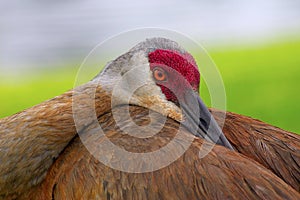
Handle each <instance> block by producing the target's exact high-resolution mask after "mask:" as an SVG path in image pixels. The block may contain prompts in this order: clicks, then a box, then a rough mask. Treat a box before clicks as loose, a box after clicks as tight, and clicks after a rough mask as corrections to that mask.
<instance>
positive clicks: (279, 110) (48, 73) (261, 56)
mask: <svg viewBox="0 0 300 200" xmlns="http://www.w3.org/2000/svg"><path fill="white" fill-rule="evenodd" d="M208 51H209V54H210V56H211V57H212V59H213V60H214V62H215V63H216V65H217V66H218V68H219V70H220V73H221V75H222V78H223V81H224V83H225V89H226V95H227V110H228V111H232V112H236V113H240V114H244V115H247V116H251V117H253V118H258V119H260V120H262V121H265V122H267V123H270V124H273V125H275V126H278V127H280V128H283V129H286V130H289V131H293V132H298V133H300V123H299V119H300V105H299V102H300V94H299V88H298V87H299V86H300V40H296V39H294V40H288V41H284V40H280V41H278V42H269V43H264V44H256V45H248V46H247V45H245V46H239V47H231V48H230V47H226V46H222V47H218V48H217V47H214V48H213V49H211V50H208ZM77 70H78V66H76V65H71V64H70V65H69V66H66V67H64V68H61V67H60V68H58V67H57V68H51V70H50V69H42V70H35V71H32V72H28V73H22V74H19V75H15V76H10V77H9V78H5V77H1V79H0V93H1V99H0V110H1V113H0V117H5V116H8V115H12V114H14V113H16V112H18V111H21V110H23V109H25V108H28V107H31V106H33V105H35V104H38V103H40V102H42V101H44V100H47V99H49V98H52V97H54V96H56V95H59V94H61V93H63V92H65V91H67V90H69V89H71V88H72V87H73V85H74V81H75V78H76V73H77ZM202 87H203V89H202V91H201V96H202V97H203V98H204V100H205V101H206V102H209V95H208V94H207V91H206V90H205V86H204V85H202Z"/></svg>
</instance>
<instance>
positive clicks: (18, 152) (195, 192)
mask: <svg viewBox="0 0 300 200" xmlns="http://www.w3.org/2000/svg"><path fill="white" fill-rule="evenodd" d="M153 47H155V48H156V49H154V50H153ZM174 49H175V50H174ZM148 55H151V56H149V57H148ZM173 59H175V60H176V61H177V62H179V63H180V64H178V63H177V62H176V64H174V62H173ZM191 59H192V57H191V56H190V54H188V53H187V52H185V51H184V50H182V49H181V48H180V47H178V46H177V44H176V43H174V42H172V41H169V40H165V39H152V40H149V41H146V42H143V43H140V44H138V45H137V46H136V47H134V48H133V49H132V50H130V51H129V52H128V53H126V54H124V55H122V56H120V57H119V58H117V59H116V60H115V61H113V62H111V63H109V64H108V65H107V66H106V68H105V69H104V70H103V72H102V73H101V74H99V75H98V76H97V77H96V78H95V79H93V80H92V81H90V82H88V83H87V84H84V85H82V86H80V87H78V88H75V89H74V90H72V91H69V92H66V93H64V94H62V95H60V96H58V97H55V98H53V99H51V100H49V101H46V102H44V103H42V104H39V105H37V106H35V107H32V108H30V109H27V110H25V111H23V112H20V113H18V114H16V115H13V116H11V117H7V118H4V119H1V120H0V161H1V165H0V199H97V198H98V199H224V198H225V199H258V198H261V199H300V195H299V193H298V192H297V191H296V190H298V191H299V168H300V167H299V159H300V156H299V149H300V145H299V144H300V142H299V141H300V137H299V136H297V135H293V134H290V133H287V132H284V134H282V133H281V131H280V130H279V129H277V128H274V127H272V126H269V125H266V124H262V123H260V122H257V121H255V120H250V119H249V118H245V117H243V116H239V115H234V114H229V118H228V119H227V120H226V122H225V126H224V132H225V135H226V136H227V138H228V139H229V141H230V142H231V143H232V144H233V147H234V148H235V149H236V151H233V150H232V146H231V144H230V143H229V142H228V140H227V139H226V137H225V136H224V135H223V133H222V131H221V130H220V128H219V127H218V126H217V125H216V122H215V121H214V119H213V118H212V117H211V116H210V114H209V112H208V110H207V109H206V108H205V106H204V104H203V103H202V101H201V100H200V99H199V97H196V96H198V95H195V94H196V92H194V91H195V90H197V89H198V86H199V80H198V81H197V78H199V74H198V75H197V73H196V71H195V69H196V68H195V62H194V61H193V60H191ZM149 62H150V63H149ZM167 66H171V67H170V68H168V67H167ZM187 66H189V68H187ZM181 67H183V69H184V70H183V69H182V68H181ZM171 68H172V69H171ZM174 70H175V72H174ZM131 71H133V72H134V73H132V74H130V73H131ZM177 72H179V75H178V73H177ZM176 73H177V74H176ZM128 74H129V75H128ZM180 76H184V77H183V78H182V77H180ZM168 78H169V79H168ZM170 78H173V79H174V80H175V81H177V82H180V83H181V85H180V88H181V90H179V91H176V87H174V84H175V82H174V80H173V79H172V81H173V83H174V84H173V83H172V84H171V85H170V80H171V79H170ZM185 79H186V80H189V82H191V86H189V82H185ZM122 81H123V82H122ZM181 81H182V82H181ZM120 83H122V84H121V85H120V87H116V85H118V84H120ZM136 83H139V84H140V83H142V85H136ZM175 85H178V84H175ZM135 86H139V87H138V89H137V88H134V87H135ZM133 89H134V90H136V91H135V92H134V93H131V92H132V91H131V90H133ZM194 99H196V101H195V100H194ZM191 102H193V103H191ZM126 105H127V106H126ZM128 105H131V106H130V109H131V110H132V112H131V117H132V118H133V119H135V120H134V121H135V122H136V123H137V124H140V125H147V124H149V123H150V122H151V123H152V125H154V127H159V126H161V125H164V121H161V120H160V119H158V118H154V121H153V120H149V116H148V113H149V109H151V110H154V111H156V112H157V113H158V115H161V116H167V117H169V118H168V119H167V122H166V124H165V126H164V128H163V129H162V130H160V132H159V133H157V134H155V135H154V136H153V137H145V138H136V137H133V136H132V135H130V133H135V134H137V135H140V136H141V135H143V134H145V133H147V132H150V131H151V130H150V129H151V127H153V126H149V127H148V126H146V129H140V128H138V127H139V126H138V127H136V126H132V124H131V117H128V115H126V114H127V112H126V110H127V108H128ZM179 105H180V106H181V107H182V108H181V109H180V107H179ZM114 110H115V112H114ZM197 110H198V111H197ZM181 111H182V112H181ZM114 113H117V115H118V118H119V120H121V122H122V123H121V124H118V123H116V122H115V119H116V118H115V117H114ZM199 115H200V117H199ZM183 116H184V118H185V120H184V121H183V122H182V120H183ZM216 117H217V119H218V113H217V112H216ZM197 118H200V120H199V119H198V121H197ZM149 121H150V122H149ZM99 124H100V125H101V126H100V127H102V129H101V130H102V131H104V135H101V134H100V132H101V131H99ZM181 125H182V127H183V129H180V131H179V133H182V134H180V137H175V135H177V134H176V133H177V132H178V127H179V126H180V127H181ZM124 127H125V128H128V127H129V132H128V133H127V132H126V133H125V132H123V131H122V130H123V128H124ZM142 127H143V126H142ZM264 131H265V132H266V135H265V136H266V137H264ZM273 132H274V135H273V134H272V133H273ZM191 133H192V134H191ZM193 135H195V136H197V137H196V138H195V140H194V141H193V139H194V138H193V137H194V136H193ZM79 136H80V137H79ZM201 137H202V138H204V137H205V138H207V139H208V140H210V141H213V142H215V143H217V144H219V145H216V146H215V147H214V148H213V149H212V151H211V152H210V153H209V154H207V155H206V156H205V157H204V158H200V157H199V151H200V150H201V149H202V148H204V149H205V148H208V147H207V146H206V145H207V144H212V143H207V142H205V144H206V145H202V144H204V139H202V138H201ZM108 140H109V141H112V143H113V144H114V145H116V146H119V147H121V149H124V150H126V151H127V152H132V153H133V154H132V155H133V157H128V158H126V159H125V160H126V161H127V162H125V163H124V162H121V161H120V159H119V158H118V155H117V153H116V152H117V151H115V150H112V149H105V148H104V153H103V148H102V149H101V148H100V149H97V148H98V146H97V145H99V146H101V144H104V143H105V142H106V141H108ZM291 140H293V141H291ZM170 141H175V143H173V146H171V147H169V149H168V152H171V154H170V155H168V156H170V157H172V158H173V157H174V162H172V163H171V164H170V165H166V166H163V167H161V168H160V169H156V168H155V167H153V170H152V171H150V170H149V169H148V168H147V169H148V170H146V172H145V173H142V172H143V169H144V168H146V164H149V160H147V159H145V160H138V159H136V157H134V156H136V155H139V154H142V153H147V152H152V151H156V150H159V149H161V148H162V147H165V146H167V144H168V143H170ZM189 141H193V142H192V143H191V144H189ZM86 142H90V143H88V144H93V145H95V147H92V148H91V147H90V146H88V145H87V143H86ZM189 145H191V146H190V147H189V148H187V149H185V148H186V146H189ZM220 145H223V146H224V147H223V146H220ZM93 148H94V149H93ZM91 149H93V150H91ZM99 150H101V151H99ZM257 151H258V152H257ZM178 152H179V153H178ZM180 152H184V153H183V154H182V155H181V153H180ZM97 154H100V155H97ZM242 154H243V155H242ZM269 154H270V155H269ZM178 155H181V156H178ZM97 156H98V157H99V156H100V157H104V158H105V160H106V161H108V163H113V164H115V165H117V166H121V167H122V169H127V171H126V170H125V171H120V170H118V169H112V168H111V167H109V166H106V165H105V164H103V162H100V160H99V159H97V158H98V157H97ZM152 159H153V160H150V163H151V162H152V163H164V162H165V160H168V159H169V157H155V158H152ZM254 160H256V161H257V162H256V161H254ZM283 165H285V166H283ZM289 165H290V166H289ZM148 167H149V166H148ZM131 168H134V169H136V170H137V171H138V172H139V173H129V172H131V170H130V169H131ZM269 169H270V170H269ZM290 170H292V172H291V171H290Z"/></svg>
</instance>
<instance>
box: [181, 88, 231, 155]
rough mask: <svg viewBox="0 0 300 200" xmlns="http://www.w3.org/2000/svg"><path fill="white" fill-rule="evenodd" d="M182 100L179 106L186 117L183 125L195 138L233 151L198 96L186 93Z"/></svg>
mask: <svg viewBox="0 0 300 200" xmlns="http://www.w3.org/2000/svg"><path fill="white" fill-rule="evenodd" d="M184 99H185V102H183V103H181V104H180V106H181V108H182V110H183V112H184V114H185V117H186V120H185V121H184V123H183V125H184V126H185V127H186V128H187V129H188V130H189V131H190V132H191V133H192V134H194V135H195V136H198V137H201V138H204V139H206V140H208V141H210V142H213V143H216V144H219V145H222V146H225V147H227V148H228V149H232V150H233V147H232V146H231V144H230V143H229V141H228V140H227V138H226V137H225V135H224V134H223V132H222V130H221V128H220V127H219V125H218V124H217V122H216V120H215V119H214V117H213V116H212V115H211V113H210V112H209V111H208V109H207V107H206V106H205V104H204V103H203V101H202V100H201V98H200V97H199V96H198V94H197V93H195V92H194V91H190V92H186V94H185V96H184Z"/></svg>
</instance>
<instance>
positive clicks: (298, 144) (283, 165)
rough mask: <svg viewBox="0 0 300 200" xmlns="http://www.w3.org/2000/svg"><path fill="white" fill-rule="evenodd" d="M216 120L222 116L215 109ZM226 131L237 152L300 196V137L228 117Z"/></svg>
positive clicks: (241, 118)
mask: <svg viewBox="0 0 300 200" xmlns="http://www.w3.org/2000/svg"><path fill="white" fill-rule="evenodd" d="M212 113H213V115H214V117H215V119H216V120H218V119H222V116H223V114H224V113H223V112H221V111H217V110H215V109H212ZM223 131H224V134H225V136H226V137H227V139H228V140H229V141H230V143H231V144H232V145H233V146H234V148H235V149H236V150H237V151H238V152H239V153H241V154H243V155H245V156H247V157H249V158H251V159H254V160H256V161H257V162H259V163H260V164H262V165H263V166H265V167H266V168H268V169H270V170H272V171H273V173H275V174H276V175H277V176H278V177H280V178H281V179H282V180H284V181H285V182H286V183H288V184H289V185H291V186H292V187H293V188H294V189H296V190H297V191H298V192H300V135H298V134H295V133H291V132H288V131H285V130H282V129H280V128H277V127H274V126H271V125H269V124H266V123H264V122H261V121H259V120H255V119H252V118H250V117H246V116H242V115H238V114H234V113H231V112H227V113H226V120H225V124H224V127H223Z"/></svg>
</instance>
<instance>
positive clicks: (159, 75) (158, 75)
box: [153, 68, 167, 81]
mask: <svg viewBox="0 0 300 200" xmlns="http://www.w3.org/2000/svg"><path fill="white" fill-rule="evenodd" d="M153 77H154V79H155V80H157V81H166V80H167V74H166V72H165V71H164V70H163V69H161V68H155V69H154V70H153Z"/></svg>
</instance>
